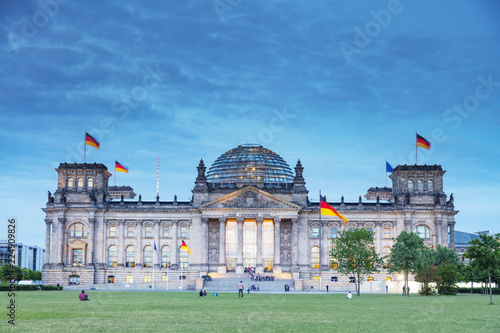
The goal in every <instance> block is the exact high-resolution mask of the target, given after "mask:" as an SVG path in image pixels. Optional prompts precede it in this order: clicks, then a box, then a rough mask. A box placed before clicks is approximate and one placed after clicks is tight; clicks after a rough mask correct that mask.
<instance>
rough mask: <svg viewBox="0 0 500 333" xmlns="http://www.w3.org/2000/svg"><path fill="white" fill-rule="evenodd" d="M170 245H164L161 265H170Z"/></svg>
mask: <svg viewBox="0 0 500 333" xmlns="http://www.w3.org/2000/svg"><path fill="white" fill-rule="evenodd" d="M170 253H171V251H170V247H168V246H164V247H162V249H161V267H170Z"/></svg>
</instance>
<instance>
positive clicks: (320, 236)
mask: <svg viewBox="0 0 500 333" xmlns="http://www.w3.org/2000/svg"><path fill="white" fill-rule="evenodd" d="M321 229H322V228H321V190H320V191H319V290H320V291H321V238H322V235H321Z"/></svg>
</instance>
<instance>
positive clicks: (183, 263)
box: [179, 248, 189, 269]
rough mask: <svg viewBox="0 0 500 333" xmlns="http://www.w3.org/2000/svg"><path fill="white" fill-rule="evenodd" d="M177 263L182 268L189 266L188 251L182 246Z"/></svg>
mask: <svg viewBox="0 0 500 333" xmlns="http://www.w3.org/2000/svg"><path fill="white" fill-rule="evenodd" d="M179 264H180V267H181V268H183V269H186V268H188V267H189V252H188V251H187V250H184V249H182V248H181V249H180V250H179Z"/></svg>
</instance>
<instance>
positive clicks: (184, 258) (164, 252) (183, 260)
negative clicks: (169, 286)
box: [108, 245, 189, 268]
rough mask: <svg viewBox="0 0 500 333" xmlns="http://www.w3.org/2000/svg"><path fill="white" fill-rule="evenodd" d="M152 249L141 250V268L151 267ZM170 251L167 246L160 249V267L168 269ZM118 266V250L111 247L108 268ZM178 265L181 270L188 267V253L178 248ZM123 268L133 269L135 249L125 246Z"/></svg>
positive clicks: (148, 246)
mask: <svg viewBox="0 0 500 333" xmlns="http://www.w3.org/2000/svg"><path fill="white" fill-rule="evenodd" d="M153 251H154V250H153V247H152V246H150V245H147V246H145V247H144V249H143V253H142V254H143V255H142V258H143V266H144V267H152V266H153V253H154V252H153ZM171 253H172V251H171V249H170V247H169V246H168V245H165V246H164V247H162V249H161V262H160V265H161V267H166V268H168V267H170V258H171ZM117 265H118V248H117V247H116V246H115V245H112V246H110V247H109V249H108V266H109V267H116V266H117ZM179 265H180V267H181V268H188V266H189V253H188V251H187V250H184V249H182V248H179ZM125 266H126V267H135V247H134V246H133V245H129V246H127V248H126V249H125Z"/></svg>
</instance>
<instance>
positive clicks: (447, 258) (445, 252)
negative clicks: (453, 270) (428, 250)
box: [433, 245, 463, 268]
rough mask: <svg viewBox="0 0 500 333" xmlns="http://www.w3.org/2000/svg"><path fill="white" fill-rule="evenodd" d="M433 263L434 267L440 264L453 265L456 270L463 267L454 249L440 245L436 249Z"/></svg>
mask: <svg viewBox="0 0 500 333" xmlns="http://www.w3.org/2000/svg"><path fill="white" fill-rule="evenodd" d="M433 262H434V264H435V265H436V266H441V264H444V263H450V264H454V265H455V266H456V267H457V268H461V267H462V266H463V264H462V261H461V260H460V258H459V256H458V254H457V253H456V252H455V250H454V249H450V248H449V247H446V246H441V245H438V246H437V247H436V250H435V255H434V260H433Z"/></svg>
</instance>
